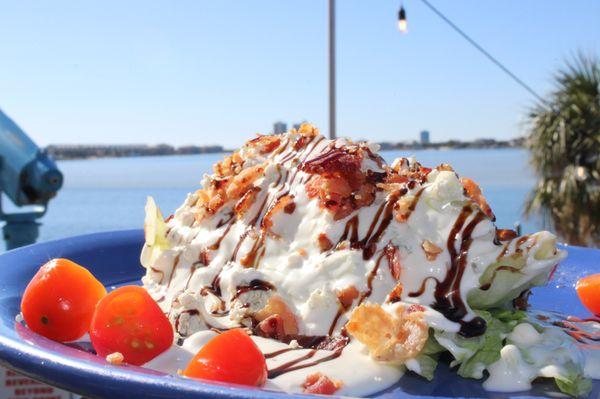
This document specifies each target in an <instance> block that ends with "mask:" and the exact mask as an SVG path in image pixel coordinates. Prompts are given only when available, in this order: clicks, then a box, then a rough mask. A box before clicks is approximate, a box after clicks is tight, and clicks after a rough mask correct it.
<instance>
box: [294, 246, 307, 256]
mask: <svg viewBox="0 0 600 399" xmlns="http://www.w3.org/2000/svg"><path fill="white" fill-rule="evenodd" d="M296 252H298V254H300V256H302V257H303V258H306V257H307V256H308V252H306V249H304V248H298V249H297V250H296Z"/></svg>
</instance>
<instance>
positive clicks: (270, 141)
mask: <svg viewBox="0 0 600 399" xmlns="http://www.w3.org/2000/svg"><path fill="white" fill-rule="evenodd" d="M280 144H281V138H280V137H278V136H263V135H260V134H259V135H258V137H257V138H255V139H252V140H250V141H248V142H247V143H246V146H248V147H250V148H255V147H256V148H258V151H259V152H260V153H261V154H268V153H271V152H273V150H275V149H276V148H277V147H279V145H280Z"/></svg>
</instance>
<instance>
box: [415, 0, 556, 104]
mask: <svg viewBox="0 0 600 399" xmlns="http://www.w3.org/2000/svg"><path fill="white" fill-rule="evenodd" d="M421 2H423V4H425V5H426V6H427V7H429V9H430V10H431V11H433V12H434V13H435V14H436V15H437V16H438V17H440V18H441V19H442V20H443V21H444V22H446V23H447V24H448V25H450V27H451V28H452V29H454V30H455V31H456V32H457V33H458V34H459V35H461V36H462V37H463V38H464V39H465V40H467V41H468V42H469V43H471V45H473V47H475V48H476V49H477V50H479V51H480V52H481V53H482V54H483V55H485V56H486V57H487V58H488V59H489V60H490V61H492V62H493V63H494V64H496V66H497V67H498V68H500V69H501V70H502V71H504V72H505V73H506V74H507V75H508V76H510V77H511V78H512V79H513V80H514V81H515V82H517V83H518V84H519V85H520V86H521V87H522V88H524V89H525V90H527V91H528V92H529V93H530V94H531V95H532V96H534V97H535V98H537V99H538V100H540V101H541V102H545V100H544V99H543V98H542V96H540V95H539V94H538V93H536V91H535V90H533V89H532V88H531V86H529V85H528V84H527V83H525V82H524V81H523V80H521V79H520V78H519V77H518V76H517V75H515V74H514V73H513V72H512V71H511V70H510V69H508V67H506V66H504V64H502V63H501V62H500V61H499V60H498V59H497V58H495V57H494V56H493V55H491V54H490V53H489V52H488V51H487V50H486V49H484V48H483V47H482V46H481V45H480V44H478V43H477V42H476V41H475V40H473V39H472V38H471V37H470V36H469V35H467V34H466V33H465V32H464V31H463V30H462V29H460V28H459V27H458V26H457V25H456V24H455V23H454V22H452V21H451V20H450V19H448V17H446V16H445V15H444V14H442V12H441V11H440V10H438V9H437V8H435V7H434V6H433V4H431V3H430V2H429V1H427V0H421Z"/></svg>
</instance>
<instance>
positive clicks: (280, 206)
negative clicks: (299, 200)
mask: <svg viewBox="0 0 600 399" xmlns="http://www.w3.org/2000/svg"><path fill="white" fill-rule="evenodd" d="M293 200H294V196H293V195H290V194H288V195H284V196H283V197H281V198H279V199H278V200H277V201H276V202H275V204H273V205H272V206H271V207H270V208H269V209H268V210H267V212H266V213H265V216H264V217H263V220H262V222H261V226H262V227H263V228H265V229H267V230H270V229H271V227H273V220H272V218H273V216H274V215H275V214H277V213H278V212H281V211H282V210H283V211H285V207H286V206H287V205H289V204H290V203H293V202H292V201H293Z"/></svg>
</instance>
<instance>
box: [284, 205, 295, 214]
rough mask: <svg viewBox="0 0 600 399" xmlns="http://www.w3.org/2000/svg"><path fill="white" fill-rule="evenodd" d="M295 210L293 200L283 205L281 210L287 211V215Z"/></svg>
mask: <svg viewBox="0 0 600 399" xmlns="http://www.w3.org/2000/svg"><path fill="white" fill-rule="evenodd" d="M295 210H296V203H295V202H290V203H289V204H287V205H286V206H284V207H283V211H284V212H285V213H287V214H288V215H291V214H292V213H294V211H295Z"/></svg>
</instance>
